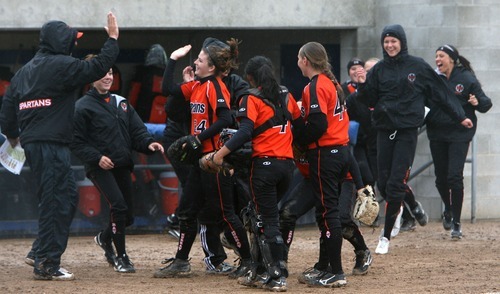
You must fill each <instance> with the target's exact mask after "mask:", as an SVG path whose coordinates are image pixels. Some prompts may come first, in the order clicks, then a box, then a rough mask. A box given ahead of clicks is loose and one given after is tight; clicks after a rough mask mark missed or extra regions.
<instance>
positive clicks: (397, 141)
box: [377, 128, 418, 239]
mask: <svg viewBox="0 0 500 294" xmlns="http://www.w3.org/2000/svg"><path fill="white" fill-rule="evenodd" d="M417 139H418V130H417V129H416V128H411V129H401V130H395V131H394V130H392V131H388V130H379V131H378V136H377V152H378V153H377V166H378V182H377V185H378V188H379V191H380V193H381V195H382V197H383V198H384V199H385V201H386V202H387V210H386V214H385V224H384V237H386V238H387V239H390V238H391V231H392V228H393V227H394V223H395V222H396V217H397V215H398V213H399V209H400V207H401V204H402V202H403V200H404V199H405V196H406V195H407V190H408V185H407V184H406V181H407V180H408V177H409V176H410V170H411V166H412V164H413V159H414V157H415V150H416V147H417Z"/></svg>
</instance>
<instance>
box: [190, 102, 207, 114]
mask: <svg viewBox="0 0 500 294" xmlns="http://www.w3.org/2000/svg"><path fill="white" fill-rule="evenodd" d="M190 106H191V113H205V104H203V103H190Z"/></svg>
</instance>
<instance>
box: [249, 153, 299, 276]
mask: <svg viewBox="0 0 500 294" xmlns="http://www.w3.org/2000/svg"><path fill="white" fill-rule="evenodd" d="M294 168H295V165H294V163H293V160H291V159H277V158H254V159H253V160H252V165H251V169H250V191H251V196H252V201H253V203H254V205H255V210H256V211H257V213H258V214H259V215H260V216H261V220H262V233H263V234H264V237H265V240H266V243H267V244H269V248H270V250H271V253H272V258H273V263H274V264H275V265H277V264H279V263H280V261H283V260H284V258H285V251H286V247H285V244H284V242H283V238H282V236H281V232H280V225H279V210H278V202H279V201H280V200H281V198H282V197H283V196H284V195H285V193H286V192H287V191H288V187H289V185H290V182H291V180H292V175H293V170H294ZM282 274H283V272H282Z"/></svg>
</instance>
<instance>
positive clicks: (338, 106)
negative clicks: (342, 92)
mask: <svg viewBox="0 0 500 294" xmlns="http://www.w3.org/2000/svg"><path fill="white" fill-rule="evenodd" d="M333 116H338V117H339V121H342V120H344V107H342V105H341V104H340V99H339V97H338V95H337V102H335V109H334V110H333Z"/></svg>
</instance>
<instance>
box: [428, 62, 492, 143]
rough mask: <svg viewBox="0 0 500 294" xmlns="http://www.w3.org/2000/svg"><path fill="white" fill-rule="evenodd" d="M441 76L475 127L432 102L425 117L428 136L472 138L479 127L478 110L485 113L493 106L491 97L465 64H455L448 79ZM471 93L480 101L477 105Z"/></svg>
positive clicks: (450, 140) (443, 139)
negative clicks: (470, 100) (472, 102)
mask: <svg viewBox="0 0 500 294" xmlns="http://www.w3.org/2000/svg"><path fill="white" fill-rule="evenodd" d="M440 77H441V78H442V79H443V81H444V82H445V83H446V84H447V85H448V88H450V90H451V91H452V92H453V93H455V99H456V100H457V101H458V102H459V103H460V105H461V106H462V108H463V109H464V111H465V115H466V116H467V117H468V118H470V119H471V120H472V122H473V123H474V127H472V128H470V129H467V128H464V127H463V126H462V125H460V124H459V123H457V122H456V121H454V120H453V119H452V118H451V117H450V116H449V115H448V114H447V113H445V112H444V111H443V110H442V109H440V108H439V107H434V105H433V104H432V103H431V106H430V111H429V113H428V114H427V117H426V119H425V121H426V124H427V136H428V137H429V140H436V141H444V142H465V141H470V140H472V137H474V134H475V133H476V128H477V117H476V110H477V111H479V112H481V113H485V112H487V111H488V110H489V109H490V108H491V107H492V103H491V100H490V98H488V97H487V96H486V94H484V92H483V89H482V88H481V84H480V83H479V81H478V80H477V79H476V77H475V76H474V75H473V74H472V72H470V71H468V70H467V69H465V68H464V67H463V66H455V67H454V68H453V70H452V72H451V74H450V78H449V79H447V78H446V75H444V74H440ZM469 94H474V95H475V96H476V98H477V100H478V102H479V104H478V105H477V106H472V104H470V103H469V102H467V101H468V100H469Z"/></svg>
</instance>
